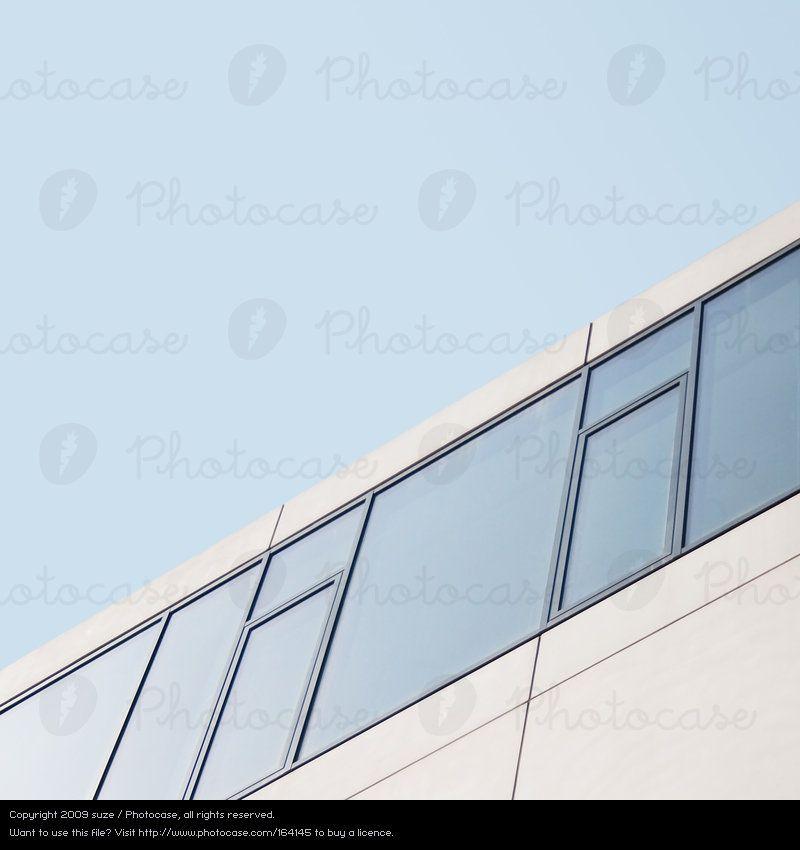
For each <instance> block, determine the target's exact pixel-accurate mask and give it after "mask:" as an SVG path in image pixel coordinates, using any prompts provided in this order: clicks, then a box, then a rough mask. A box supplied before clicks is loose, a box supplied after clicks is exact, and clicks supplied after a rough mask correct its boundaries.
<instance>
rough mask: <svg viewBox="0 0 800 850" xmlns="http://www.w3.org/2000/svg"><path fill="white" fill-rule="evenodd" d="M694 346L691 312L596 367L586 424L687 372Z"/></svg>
mask: <svg viewBox="0 0 800 850" xmlns="http://www.w3.org/2000/svg"><path fill="white" fill-rule="evenodd" d="M691 347H692V314H691V313H689V314H688V315H686V316H683V317H682V318H680V319H676V320H675V321H674V322H671V323H670V324H669V325H666V326H665V327H663V328H661V329H660V330H658V331H655V332H654V333H652V334H650V335H649V336H646V337H644V339H641V340H639V342H637V343H634V344H633V345H631V346H630V347H629V348H626V349H625V350H624V351H621V352H620V353H619V354H616V355H614V356H613V357H612V358H610V359H609V360H606V361H605V362H604V363H601V364H600V365H599V366H596V367H595V368H593V369H592V370H591V375H590V378H589V394H588V396H587V399H586V412H585V414H584V417H583V419H584V426H586V425H591V424H592V423H594V422H597V421H599V420H600V419H602V418H603V417H604V416H608V414H610V413H613V412H614V411H615V410H619V409H620V408H622V407H624V406H625V405H626V404H629V403H630V402H632V401H635V400H636V399H637V398H639V397H640V396H642V395H644V394H645V393H647V392H649V391H650V390H654V389H656V387H660V386H661V385H662V384H663V383H665V382H666V381H667V380H669V379H670V378H675V377H677V376H678V375H680V374H682V373H683V372H686V370H687V369H688V368H689V357H690V354H691Z"/></svg>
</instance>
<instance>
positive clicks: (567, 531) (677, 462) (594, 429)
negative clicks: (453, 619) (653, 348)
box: [547, 372, 688, 625]
mask: <svg viewBox="0 0 800 850" xmlns="http://www.w3.org/2000/svg"><path fill="white" fill-rule="evenodd" d="M687 384H688V375H687V373H686V372H684V373H682V374H681V375H679V376H678V377H675V378H670V379H669V380H667V381H666V382H665V383H663V384H661V385H660V386H659V387H656V388H655V389H654V390H649V391H648V392H646V393H644V394H643V395H641V396H640V397H639V398H637V399H635V400H634V401H632V402H630V403H629V404H627V405H626V406H625V407H623V408H620V409H619V410H616V411H614V413H611V414H609V415H608V416H605V417H603V419H600V420H598V421H597V422H595V423H593V424H591V425H588V426H587V427H586V428H584V429H583V430H582V431H581V433H580V434H579V436H578V444H577V447H576V452H575V462H574V465H573V472H572V481H571V486H570V495H569V502H568V505H567V510H566V513H565V514H564V516H563V526H562V530H561V540H560V543H559V546H558V550H559V555H558V567H557V572H556V588H557V592H556V593H555V594H554V595H553V599H552V603H551V604H552V608H551V610H550V615H549V617H548V619H547V623H548V624H549V625H552V624H555V623H556V622H558V621H560V620H563V619H567V617H568V616H572V615H574V614H577V613H579V612H580V611H583V610H585V609H586V608H589V607H591V606H592V605H594V604H595V603H596V602H599V601H600V599H602V598H604V597H606V596H609V595H611V594H612V593H615V592H616V591H617V590H621V589H622V588H624V587H627V586H628V585H629V584H632V583H634V582H636V581H638V580H639V579H641V578H644V576H646V575H648V574H649V573H651V572H654V571H655V570H657V569H659V567H661V566H663V565H664V564H665V563H667V562H668V561H670V560H672V559H673V558H674V557H675V554H676V542H675V521H676V514H677V503H678V499H679V498H680V493H679V491H680V483H681V482H680V471H681V464H682V461H683V457H682V452H683V451H684V449H685V447H686V441H685V440H684V439H683V432H684V427H685V423H684V418H685V411H686V399H687ZM675 391H677V392H678V412H677V415H676V417H675V418H676V423H675V432H674V434H673V443H672V445H673V460H672V468H671V470H670V486H669V493H668V496H667V526H666V529H665V535H664V539H665V545H667V544H668V546H669V549H668V551H667V552H665V553H664V554H663V555H659V556H658V557H657V558H654V559H653V560H652V561H649V562H648V563H647V564H645V565H644V566H642V567H641V568H640V569H638V570H636V572H634V573H631V574H630V575H629V576H625V577H623V578H621V579H620V580H619V581H616V582H614V583H613V584H611V585H606V586H605V587H603V588H602V589H601V590H598V591H596V592H595V593H591V594H589V595H588V596H585V597H583V598H581V599H579V600H577V601H576V602H574V603H572V604H571V605H569V606H567V607H563V604H562V603H563V594H564V590H565V588H566V577H567V567H568V564H569V555H570V549H571V545H572V538H573V535H574V531H575V515H576V513H577V508H578V501H579V499H580V491H581V479H582V477H583V466H584V463H585V460H586V445H587V443H588V441H589V438H590V437H592V436H594V435H595V434H598V433H600V432H601V431H603V430H605V429H606V428H608V427H609V426H611V425H614V424H615V423H617V422H620V421H622V420H623V419H625V418H626V417H627V416H630V415H631V414H632V413H634V412H635V411H637V410H639V409H641V408H642V407H645V406H646V405H648V404H650V403H651V402H652V401H655V400H656V399H657V398H661V397H662V396H665V395H668V394H669V393H671V392H675Z"/></svg>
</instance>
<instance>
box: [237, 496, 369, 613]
mask: <svg viewBox="0 0 800 850" xmlns="http://www.w3.org/2000/svg"><path fill="white" fill-rule="evenodd" d="M363 512H364V506H363V505H360V506H358V507H356V508H353V510H351V511H347V513H345V514H342V516H339V517H337V518H336V519H335V520H333V521H332V522H329V523H328V524H327V525H323V526H322V527H321V528H318V529H317V530H316V531H313V532H312V533H311V534H309V535H307V536H306V537H303V538H301V539H300V540H298V541H297V542H296V543H293V544H292V545H291V546H287V547H286V548H285V549H282V550H281V551H280V552H277V553H276V554H274V555H273V556H272V557H271V558H270V560H269V564H268V566H267V575H266V578H265V579H264V584H263V586H262V587H261V590H260V591H259V594H258V599H257V601H256V606H255V611H254V612H253V618H254V619H255V618H257V617H260V616H261V615H262V614H266V613H267V612H268V611H270V610H271V609H273V608H277V607H278V606H279V605H282V604H283V603H284V602H288V601H289V600H290V599H291V598H292V597H294V596H297V595H298V594H299V593H302V592H303V591H304V590H308V589H309V588H310V587H313V586H314V585H315V584H318V583H319V582H321V581H324V580H325V579H326V578H329V577H330V576H332V575H334V574H335V573H337V572H341V571H342V570H344V569H345V567H347V565H348V563H349V560H350V554H351V552H352V549H353V545H354V543H355V536H356V533H357V532H358V528H359V525H360V523H361V516H362V514H363Z"/></svg>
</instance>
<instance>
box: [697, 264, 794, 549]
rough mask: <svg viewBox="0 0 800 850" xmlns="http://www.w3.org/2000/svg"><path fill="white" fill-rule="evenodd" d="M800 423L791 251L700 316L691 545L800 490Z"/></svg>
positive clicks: (736, 287) (714, 301)
mask: <svg viewBox="0 0 800 850" xmlns="http://www.w3.org/2000/svg"><path fill="white" fill-rule="evenodd" d="M799 426H800V253H798V252H794V253H792V254H790V255H788V256H787V257H785V258H784V259H782V260H780V261H778V262H777V263H774V264H773V265H771V266H769V267H768V268H766V269H764V270H763V271H761V272H759V273H758V274H756V275H754V276H753V277H751V278H748V279H747V280H745V281H743V282H742V283H740V284H738V285H737V286H735V287H733V288H732V289H729V290H728V291H727V292H724V293H723V294H722V295H720V296H718V297H717V298H714V299H713V300H712V301H710V302H708V303H707V304H706V305H705V307H704V309H703V332H702V342H701V346H700V369H699V373H698V381H697V404H696V414H695V427H694V450H693V454H692V468H691V478H690V489H689V513H688V522H687V542H688V543H692V542H694V541H697V540H699V539H701V538H703V537H705V536H706V535H708V534H711V533H712V532H714V531H716V530H718V529H720V528H722V527H724V526H725V525H727V524H728V523H730V522H732V521H734V520H736V519H737V518H739V517H741V516H743V515H745V514H747V513H749V512H750V511H752V510H754V509H756V508H758V507H760V506H762V505H764V504H766V503H767V502H769V501H770V500H772V499H775V498H776V497H778V496H781V495H783V494H784V493H787V492H789V491H791V490H793V489H795V488H797V487H799V486H800V428H799Z"/></svg>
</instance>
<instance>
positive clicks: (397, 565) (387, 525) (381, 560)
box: [302, 382, 580, 755]
mask: <svg viewBox="0 0 800 850" xmlns="http://www.w3.org/2000/svg"><path fill="white" fill-rule="evenodd" d="M579 390H580V388H579V383H578V382H572V383H570V384H568V385H566V386H564V387H562V388H561V389H559V390H558V391H556V392H553V393H552V394H551V395H549V396H547V397H545V398H544V399H542V400H541V401H539V402H537V403H536V404H534V405H532V406H531V407H529V408H527V409H525V410H524V411H522V412H521V413H518V414H516V415H515V416H513V417H511V418H510V419H508V420H506V421H505V422H502V423H500V424H499V425H497V426H495V427H493V428H491V429H490V430H488V431H486V432H485V433H483V434H481V435H479V436H478V437H476V438H474V439H473V440H470V441H469V442H467V443H464V444H463V445H461V446H460V447H459V448H457V449H455V450H453V451H451V452H449V453H447V454H445V455H444V456H442V457H441V458H439V459H438V460H437V461H435V462H434V463H432V464H430V465H428V466H425V467H423V468H422V469H421V470H419V471H418V472H415V473H414V474H413V475H410V476H408V477H407V478H405V479H403V480H402V481H400V482H399V483H397V484H395V485H394V486H392V487H391V488H389V489H388V490H385V491H384V492H382V493H380V494H379V495H377V496H376V497H375V499H374V501H373V505H372V510H371V513H370V516H369V521H368V524H367V528H366V532H365V537H364V540H363V543H362V545H361V549H360V551H359V554H358V557H357V560H356V564H355V566H354V572H353V575H352V578H351V580H350V584H349V586H348V589H347V593H346V596H345V601H344V605H343V608H342V612H341V615H340V619H339V622H338V625H337V628H336V631H335V634H334V638H333V641H332V645H331V648H330V651H329V655H328V657H327V661H326V665H325V667H324V670H323V673H322V678H321V684H320V687H319V691H318V694H317V698H316V702H315V704H314V707H313V710H312V713H311V716H310V719H309V721H308V725H307V728H306V732H305V737H304V739H303V747H302V753H303V755H309V754H312V753H315V752H319V751H320V750H322V749H324V748H326V747H328V746H330V745H332V744H334V743H336V742H337V741H339V740H341V739H342V738H344V737H346V736H347V735H349V734H352V733H354V732H357V731H358V730H359V729H362V728H364V727H365V726H367V725H369V724H370V723H372V722H374V721H375V720H378V719H379V718H381V717H383V716H385V715H386V714H388V713H390V712H392V711H394V710H396V709H398V708H400V707H402V706H403V705H405V704H407V703H408V702H410V701H412V700H414V699H417V698H418V697H419V696H420V695H422V694H424V693H426V692H429V691H431V690H433V689H435V688H436V687H437V686H438V685H441V684H443V683H445V682H447V681H449V680H450V679H452V678H454V677H456V676H458V675H459V674H460V673H462V672H463V671H465V670H467V669H468V668H470V667H471V666H474V665H476V664H478V663H480V662H481V661H483V660H486V659H488V658H489V657H491V656H492V655H493V654H495V653H497V652H499V651H501V650H502V649H504V648H506V647H509V646H511V645H513V644H514V643H516V642H519V641H521V640H522V639H524V638H525V637H526V636H528V635H530V634H531V633H532V632H534V631H536V630H537V629H538V628H539V625H540V623H541V619H542V609H543V602H544V599H545V596H546V586H547V577H548V571H549V567H550V562H551V556H552V551H553V543H554V538H555V534H556V525H557V521H558V512H559V505H560V502H561V498H562V494H563V490H564V483H565V473H566V467H567V456H568V454H569V448H570V432H571V430H572V428H573V427H574V426H575V420H576V414H577V404H578V398H579Z"/></svg>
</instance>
